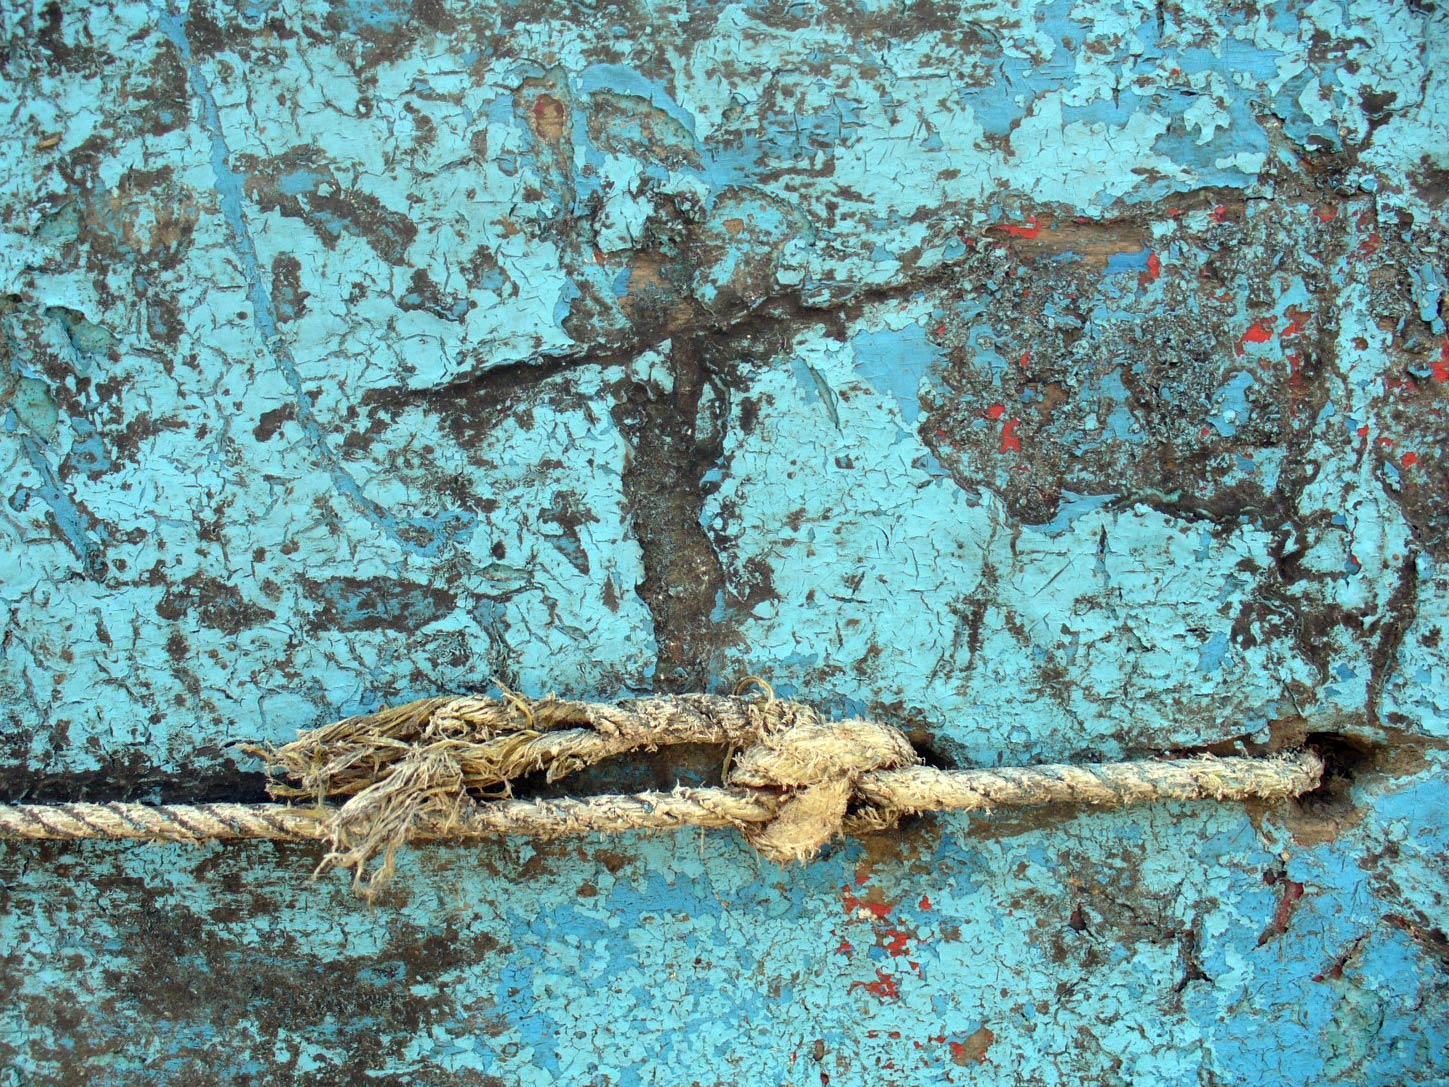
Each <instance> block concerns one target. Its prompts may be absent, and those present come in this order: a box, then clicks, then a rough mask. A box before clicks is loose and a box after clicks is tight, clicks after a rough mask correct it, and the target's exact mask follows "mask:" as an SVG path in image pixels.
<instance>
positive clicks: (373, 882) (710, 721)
mask: <svg viewBox="0 0 1449 1087" xmlns="http://www.w3.org/2000/svg"><path fill="white" fill-rule="evenodd" d="M766 692H767V695H766V697H764V698H743V697H738V696H735V697H730V696H722V695H676V696H672V697H658V698H645V699H637V700H633V701H626V702H620V703H615V704H608V705H606V704H600V703H593V702H574V701H568V700H564V699H558V698H553V697H549V698H545V699H539V700H536V701H535V700H530V699H526V698H523V697H522V696H519V695H515V694H512V693H506V694H505V697H504V698H502V699H491V698H481V697H472V696H468V697H461V698H429V699H422V700H420V701H417V702H411V703H408V704H407V705H404V706H398V707H394V708H392V709H384V710H381V711H379V712H378V713H374V714H368V715H364V716H360V717H349V718H347V719H345V720H342V721H338V722H336V723H334V724H331V725H326V726H324V727H322V728H319V729H314V730H311V731H309V732H304V733H302V734H301V735H300V736H299V737H298V738H297V739H296V740H295V741H293V742H292V743H290V744H287V745H285V746H284V747H281V748H278V749H275V750H272V749H268V748H256V747H249V748H247V749H246V750H247V751H249V752H250V753H253V754H256V755H259V756H261V757H262V758H263V759H265V760H266V762H267V763H268V765H269V766H270V767H271V768H272V769H273V770H274V771H279V772H281V773H282V774H285V775H286V777H287V778H289V779H290V783H289V782H287V781H281V780H274V781H273V782H272V784H271V785H270V787H269V788H270V792H271V793H272V795H273V796H274V797H276V798H278V799H297V800H304V801H312V802H314V803H303V804H301V805H289V804H165V805H147V804H123V803H111V804H88V803H74V804H53V805H45V804H17V805H11V806H0V838H29V839H61V840H78V839H84V838H115V839H142V840H148V841H171V842H198V841H208V840H230V839H241V838H270V839H279V840H318V841H323V842H326V843H327V844H328V846H329V850H328V852H327V854H326V855H325V856H324V857H323V860H322V863H321V865H320V866H319V868H318V871H319V872H321V871H323V870H325V869H327V868H329V867H333V866H337V867H343V868H350V869H352V870H353V873H354V880H355V884H356V886H357V887H358V889H359V890H361V891H363V893H365V894H369V895H370V894H372V893H374V892H376V891H377V890H378V889H380V888H381V887H382V886H384V885H385V884H386V883H387V881H388V880H389V879H390V878H391V876H392V873H393V869H394V863H395V858H396V854H397V850H398V848H399V847H400V846H401V845H403V844H404V843H406V842H409V841H427V840H440V839H450V840H467V839H480V838H494V837H499V836H503V835H530V836H534V837H543V838H552V837H558V836H561V835H568V834H583V833H588V832H592V831H604V832H619V831H627V830H669V829H674V828H678V827H684V826H696V827H735V828H737V829H739V830H740V831H742V832H743V833H744V835H745V837H746V838H747V839H749V841H750V842H751V843H752V844H753V845H754V846H755V848H756V849H758V850H759V851H760V852H761V853H762V854H764V856H766V857H767V858H769V859H770V860H773V861H776V862H779V863H788V862H792V861H799V862H802V863H803V862H805V861H808V860H810V859H811V858H813V857H814V856H815V855H816V854H817V853H818V852H819V851H820V849H821V848H822V847H823V846H825V845H826V843H828V842H829V841H831V840H832V839H834V838H836V837H838V836H840V835H842V834H864V833H870V832H872V831H876V830H882V829H885V828H887V827H890V826H892V825H894V824H895V822H896V821H897V820H898V819H900V818H901V817H902V816H904V815H909V814H913V813H918V812H929V811H990V810H993V809H997V808H1007V807H1021V806H1032V805H1043V804H1077V805H1093V806H1099V807H1119V806H1122V805H1126V804H1144V803H1150V802H1153V801H1159V800H1196V799H1212V800H1245V799H1251V798H1258V799H1281V798H1285V797H1291V796H1297V795H1299V794H1301V793H1304V792H1308V791H1310V790H1312V789H1314V788H1316V787H1317V785H1318V783H1319V781H1320V779H1321V777H1322V775H1323V762H1322V760H1321V759H1320V758H1319V757H1318V756H1317V755H1316V754H1314V753H1312V752H1310V751H1303V752H1296V753H1292V754H1286V755H1276V756H1271V757H1266V758H1239V757H1229V758H1216V757H1211V756H1196V757H1192V758H1185V759H1164V760H1142V761H1135V762H1115V763H1093V764H1083V765H1047V766H1034V767H1003V768H999V769H995V770H938V769H934V768H932V767H928V766H923V765H921V760H920V758H919V756H918V755H917V754H916V752H915V750H914V749H913V748H912V747H911V744H910V742H909V741H908V740H907V739H906V737H905V735H904V734H903V733H902V732H901V731H900V730H899V729H896V728H894V727H892V726H890V725H886V724H881V723H878V722H871V721H826V720H824V719H823V718H822V717H821V716H820V715H819V714H818V713H817V712H816V711H815V710H813V709H811V708H810V707H809V706H806V705H802V704H800V703H795V702H787V701H782V700H778V699H776V698H775V697H774V696H773V693H771V692H769V691H768V688H766ZM684 743H689V744H716V745H720V746H722V747H725V748H727V749H728V754H727V755H726V756H725V766H726V770H725V779H724V780H725V785H724V787H723V788H685V787H677V788H675V789H673V790H672V791H669V792H647V793H639V794H636V795H632V796H620V795H609V796H588V797H579V798H560V799H548V800H520V799H513V798H511V796H510V791H511V785H512V783H513V782H515V781H517V780H518V779H520V778H522V777H525V776H527V775H531V774H537V773H542V774H544V775H545V778H546V780H548V781H550V782H551V781H555V780H557V779H559V778H561V777H564V776H566V775H567V774H570V773H573V772H574V771H576V770H580V769H582V768H584V767H586V766H589V765H591V764H593V763H596V762H599V761H601V760H603V759H607V758H610V757H612V756H615V755H619V754H624V753H626V752H630V751H637V750H649V751H652V750H655V749H657V748H659V747H661V746H667V745H671V744H684ZM329 801H331V802H332V803H330V804H329ZM379 857H380V858H381V860H380V862H379V863H377V864H376V865H375V866H374V867H373V870H372V871H371V872H370V874H369V873H368V869H369V866H370V865H372V862H374V861H375V860H377V859H378V858H379Z"/></svg>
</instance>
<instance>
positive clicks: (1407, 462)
mask: <svg viewBox="0 0 1449 1087" xmlns="http://www.w3.org/2000/svg"><path fill="white" fill-rule="evenodd" d="M1399 463H1400V464H1402V465H1403V466H1404V467H1405V468H1412V467H1414V465H1416V464H1418V463H1419V454H1417V453H1405V454H1404V455H1403V456H1402V457H1400V458H1399Z"/></svg>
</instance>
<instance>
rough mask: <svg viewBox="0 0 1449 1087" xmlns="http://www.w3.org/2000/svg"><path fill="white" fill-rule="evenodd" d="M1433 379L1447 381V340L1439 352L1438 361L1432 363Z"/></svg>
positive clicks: (1448, 362)
mask: <svg viewBox="0 0 1449 1087" xmlns="http://www.w3.org/2000/svg"><path fill="white" fill-rule="evenodd" d="M1434 380H1435V381H1449V340H1445V341H1444V349H1443V350H1442V351H1440V352H1439V361H1438V362H1436V363H1434Z"/></svg>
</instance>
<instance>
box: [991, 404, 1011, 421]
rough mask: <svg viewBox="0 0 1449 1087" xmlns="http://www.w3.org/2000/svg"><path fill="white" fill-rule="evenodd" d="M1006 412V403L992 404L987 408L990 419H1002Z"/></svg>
mask: <svg viewBox="0 0 1449 1087" xmlns="http://www.w3.org/2000/svg"><path fill="white" fill-rule="evenodd" d="M1005 414H1006V405H1005V404H992V405H991V407H989V408H987V409H986V418H988V419H1000V418H1001V417H1002V416H1003V415H1005Z"/></svg>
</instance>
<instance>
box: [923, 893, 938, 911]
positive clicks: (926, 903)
mask: <svg viewBox="0 0 1449 1087" xmlns="http://www.w3.org/2000/svg"><path fill="white" fill-rule="evenodd" d="M921 909H923V910H931V909H935V907H934V906H932V905H931V898H930V896H929V895H922V896H921Z"/></svg>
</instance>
